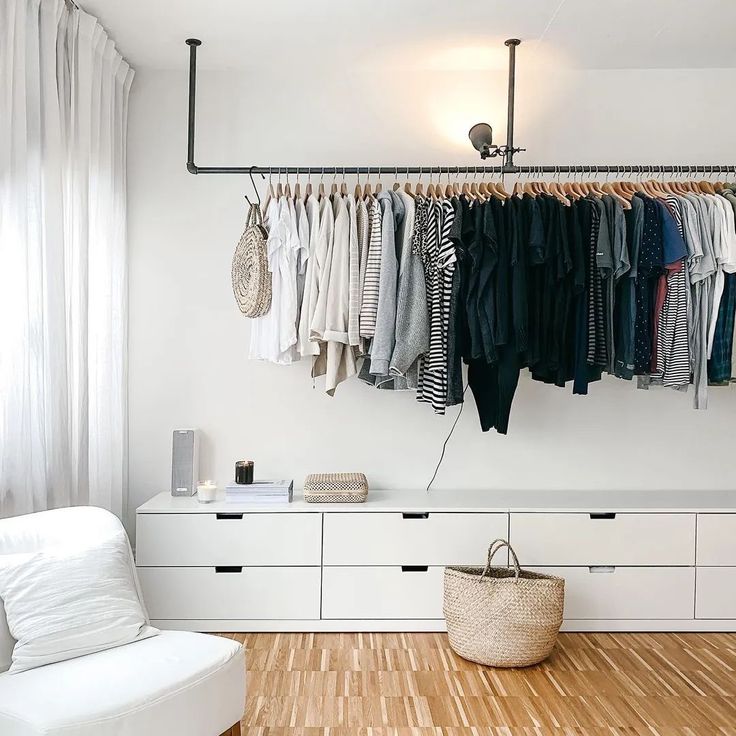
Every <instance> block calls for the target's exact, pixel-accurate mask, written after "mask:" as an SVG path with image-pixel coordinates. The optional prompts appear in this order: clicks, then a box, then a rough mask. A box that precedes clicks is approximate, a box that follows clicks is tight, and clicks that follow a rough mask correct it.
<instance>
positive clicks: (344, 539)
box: [324, 513, 508, 565]
mask: <svg viewBox="0 0 736 736" xmlns="http://www.w3.org/2000/svg"><path fill="white" fill-rule="evenodd" d="M507 524H508V517H507V515H506V514H495V513H491V514H483V513H479V514H462V513H457V514H453V513H429V514H423V515H417V514H411V515H410V514H402V513H353V514H349V513H346V514H343V513H335V514H325V520H324V564H325V565H481V564H483V563H484V562H485V559H486V552H487V550H488V545H489V544H490V543H491V542H492V541H493V540H494V539H497V538H498V537H503V538H504V539H505V538H506V534H507ZM496 560H497V561H498V562H499V563H505V562H506V556H505V554H501V553H499V555H498V556H497V558H496Z"/></svg>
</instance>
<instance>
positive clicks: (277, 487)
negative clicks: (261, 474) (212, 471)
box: [225, 480, 294, 504]
mask: <svg viewBox="0 0 736 736" xmlns="http://www.w3.org/2000/svg"><path fill="white" fill-rule="evenodd" d="M293 496H294V481H293V480H257V481H254V482H253V483H248V484H247V485H239V484H238V483H235V482H234V481H233V482H231V483H228V484H227V485H226V486H225V502H226V503H257V504H280V503H291V501H292V499H293Z"/></svg>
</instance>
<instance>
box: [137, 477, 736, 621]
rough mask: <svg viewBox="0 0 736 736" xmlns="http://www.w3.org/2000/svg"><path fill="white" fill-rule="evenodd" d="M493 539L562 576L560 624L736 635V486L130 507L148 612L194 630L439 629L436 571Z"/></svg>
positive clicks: (381, 494)
mask: <svg viewBox="0 0 736 736" xmlns="http://www.w3.org/2000/svg"><path fill="white" fill-rule="evenodd" d="M499 537H503V538H508V539H509V540H510V542H511V544H512V545H513V546H514V548H515V550H516V552H517V554H518V556H519V560H520V562H521V564H522V565H523V566H524V567H527V568H530V569H536V570H540V571H543V572H549V573H552V574H554V575H559V576H561V577H564V578H565V580H566V595H565V623H564V629H566V630H568V631H736V492H708V491H705V492H693V493H683V492H676V491H674V492H617V493H613V492H610V493H608V492H607V493H600V492H593V491H590V492H578V491H575V492H565V493H558V492H498V491H487V492H480V491H474V492H468V491H453V492H450V491H437V492H432V493H429V494H427V493H424V492H410V491H393V492H392V491H371V493H370V495H369V499H368V501H367V502H366V503H364V504H339V505H337V504H307V503H305V502H304V501H303V499H302V498H301V496H300V494H298V493H295V500H294V502H293V503H291V504H284V505H283V506H276V507H273V506H269V507H254V506H252V505H248V504H234V503H226V502H225V501H222V500H221V501H216V502H215V503H213V504H200V503H198V502H197V500H196V498H172V497H171V496H170V495H169V494H167V493H162V494H159V495H158V496H155V497H154V498H152V499H151V500H150V501H148V502H147V503H145V504H143V506H141V507H140V508H139V509H138V511H137V515H136V559H137V565H138V573H139V576H140V580H141V584H142V586H143V592H144V597H145V600H146V604H147V606H148V609H149V613H150V616H151V618H152V619H153V623H154V624H155V625H156V626H159V627H161V628H169V629H172V628H174V629H192V630H197V631H442V630H444V620H443V618H442V578H443V568H444V566H445V565H482V564H483V563H484V561H485V557H486V550H487V547H488V545H489V543H490V542H491V541H493V540H494V539H496V538H499ZM506 561H507V560H506V557H505V556H504V557H503V558H502V559H500V558H499V559H497V562H498V563H499V564H505V563H506Z"/></svg>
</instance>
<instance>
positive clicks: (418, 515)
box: [401, 511, 429, 519]
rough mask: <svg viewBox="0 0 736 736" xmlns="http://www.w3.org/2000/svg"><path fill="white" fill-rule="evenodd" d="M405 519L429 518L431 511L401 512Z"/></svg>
mask: <svg viewBox="0 0 736 736" xmlns="http://www.w3.org/2000/svg"><path fill="white" fill-rule="evenodd" d="M401 517H402V518H403V519H429V511H424V512H420V513H407V512H406V511H405V512H404V513H402V514H401Z"/></svg>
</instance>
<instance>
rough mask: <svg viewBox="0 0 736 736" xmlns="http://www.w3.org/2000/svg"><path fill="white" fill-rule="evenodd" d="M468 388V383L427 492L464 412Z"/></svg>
mask: <svg viewBox="0 0 736 736" xmlns="http://www.w3.org/2000/svg"><path fill="white" fill-rule="evenodd" d="M467 390H468V386H467V384H466V386H465V388H464V389H463V401H462V402H461V403H460V411H459V412H458V413H457V416H456V417H455V421H454V422H453V423H452V427H450V432H449V434H448V435H447V437H445V441H444V442H443V443H442V452H441V454H440V459H439V460H438V462H437V467H436V468H435V469H434V475H433V476H432V480H430V481H429V483H428V484H427V489H426V490H427V493H429V489H430V488H431V487H432V483H434V481H435V478H436V477H437V473H439V471H440V467H441V466H442V461H443V460H444V459H445V451H446V450H447V443H448V442H449V441H450V438H451V437H452V433H453V432H454V431H455V427H457V423H458V421H460V416H461V415H462V413H463V407H464V406H465V392H466V391H467Z"/></svg>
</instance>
